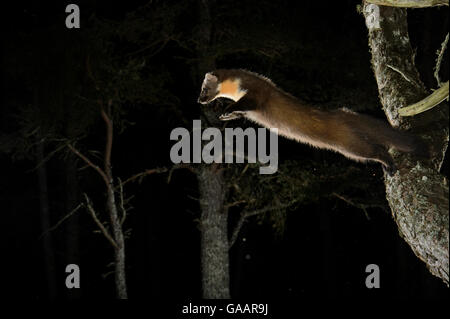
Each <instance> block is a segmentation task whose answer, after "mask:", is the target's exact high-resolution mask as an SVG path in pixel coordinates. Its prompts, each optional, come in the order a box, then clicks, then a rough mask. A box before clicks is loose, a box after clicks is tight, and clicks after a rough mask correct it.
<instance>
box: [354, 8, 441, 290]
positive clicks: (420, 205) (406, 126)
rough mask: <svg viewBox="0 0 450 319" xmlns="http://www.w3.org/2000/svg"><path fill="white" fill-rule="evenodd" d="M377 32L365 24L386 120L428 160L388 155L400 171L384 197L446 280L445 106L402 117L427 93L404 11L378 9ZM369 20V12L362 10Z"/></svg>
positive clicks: (388, 180) (415, 246)
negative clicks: (416, 139)
mask: <svg viewBox="0 0 450 319" xmlns="http://www.w3.org/2000/svg"><path fill="white" fill-rule="evenodd" d="M378 9H379V10H377V11H376V14H379V17H378V18H379V21H380V28H377V29H373V28H370V27H369V26H368V31H369V46H370V49H371V52H372V67H373V70H374V74H375V78H376V81H377V84H378V92H379V97H380V101H381V103H382V106H383V110H384V112H385V114H386V116H387V118H388V120H389V122H390V123H391V124H392V125H393V126H395V127H398V128H399V129H401V130H409V131H411V132H412V133H415V134H417V135H420V136H421V137H422V139H423V140H424V141H425V142H426V143H427V144H428V145H429V146H430V153H431V154H430V155H431V157H430V159H427V160H419V159H418V158H415V157H413V156H411V155H408V154H400V153H397V152H393V154H392V155H393V157H394V160H395V162H396V163H397V166H398V167H399V170H398V171H397V173H396V174H395V175H394V176H387V175H386V177H385V185H386V197H387V200H388V202H389V205H390V207H391V211H392V215H393V217H394V220H395V222H396V223H397V226H398V230H399V233H400V235H401V236H402V237H403V238H404V239H405V241H406V242H407V243H408V244H409V246H410V247H411V249H412V250H413V252H414V253H415V254H416V256H417V257H418V258H420V259H421V260H423V261H424V262H425V263H426V265H427V267H428V269H429V270H430V272H431V273H432V274H434V275H435V276H438V277H440V278H441V279H442V280H443V281H444V282H445V283H446V284H447V285H448V282H449V250H448V249H449V246H448V244H449V229H448V228H449V211H448V209H449V206H448V183H447V180H446V178H445V177H444V176H442V175H441V174H440V173H439V170H440V167H441V165H442V162H443V160H444V156H445V153H446V150H447V146H448V136H449V131H448V105H447V106H444V105H442V104H441V105H440V106H437V107H435V108H434V109H432V110H430V111H427V112H425V113H421V114H418V115H417V116H414V117H410V118H404V117H400V116H399V114H398V109H399V108H402V107H405V106H407V105H409V104H411V103H414V102H417V101H419V100H421V99H422V98H423V97H425V96H426V95H427V94H428V92H427V90H426V88H425V86H424V84H423V83H422V82H421V80H420V76H419V73H418V71H417V69H416V66H415V64H414V54H413V50H412V48H411V44H410V40H409V34H408V24H407V12H406V9H400V8H392V7H383V6H380V7H378ZM363 12H364V15H365V17H366V21H367V19H368V15H369V14H373V12H374V10H371V12H372V13H370V11H366V10H363Z"/></svg>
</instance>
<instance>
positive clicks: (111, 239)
mask: <svg viewBox="0 0 450 319" xmlns="http://www.w3.org/2000/svg"><path fill="white" fill-rule="evenodd" d="M84 198H85V200H86V207H87V208H88V212H89V213H90V214H91V216H92V218H93V219H94V222H95V223H96V224H97V226H98V228H100V230H101V232H102V233H103V235H104V236H105V238H106V239H107V240H108V241H109V242H110V243H111V245H113V247H114V248H115V249H119V247H118V246H117V243H116V241H115V240H114V239H113V238H112V237H111V235H110V234H109V232H108V230H107V229H106V228H105V226H103V224H102V223H101V221H100V220H99V219H98V217H97V214H96V213H95V210H94V207H92V204H91V200H90V199H89V197H88V196H87V195H86V193H85V194H84Z"/></svg>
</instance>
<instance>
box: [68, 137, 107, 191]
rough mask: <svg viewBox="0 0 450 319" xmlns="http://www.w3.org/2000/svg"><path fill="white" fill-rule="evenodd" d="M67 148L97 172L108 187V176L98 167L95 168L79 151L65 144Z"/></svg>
mask: <svg viewBox="0 0 450 319" xmlns="http://www.w3.org/2000/svg"><path fill="white" fill-rule="evenodd" d="M67 147H69V149H70V150H71V151H72V152H74V153H75V154H76V155H77V156H78V157H79V158H81V159H82V160H83V161H84V162H85V163H86V164H87V165H89V166H90V167H92V168H93V169H95V170H96V171H97V173H99V174H100V176H101V177H102V178H103V180H104V181H105V183H106V185H109V180H108V176H107V175H106V174H105V172H104V171H103V170H102V169H101V168H100V167H99V166H97V165H95V164H94V163H92V162H91V160H90V159H89V158H87V157H86V156H85V155H83V154H82V153H81V152H80V151H78V150H77V149H76V148H75V147H74V146H73V145H72V144H67Z"/></svg>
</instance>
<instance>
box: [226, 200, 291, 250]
mask: <svg viewBox="0 0 450 319" xmlns="http://www.w3.org/2000/svg"><path fill="white" fill-rule="evenodd" d="M296 202H297V200H293V201H291V202H289V203H286V204H280V205H276V206H269V207H265V208H261V209H257V210H252V211H246V212H242V213H241V216H240V217H239V220H238V222H237V223H236V226H235V228H234V230H233V234H232V235H231V238H230V241H229V249H231V247H233V245H234V243H235V242H236V240H237V238H238V236H239V232H240V231H241V228H242V226H243V225H244V223H245V222H246V220H247V219H248V218H249V217H252V216H256V215H261V214H264V213H267V212H270V211H273V210H277V209H285V208H288V207H290V206H292V205H293V204H295V203H296Z"/></svg>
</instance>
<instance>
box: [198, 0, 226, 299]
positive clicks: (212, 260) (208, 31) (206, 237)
mask: <svg viewBox="0 0 450 319" xmlns="http://www.w3.org/2000/svg"><path fill="white" fill-rule="evenodd" d="M213 4H214V2H213V1H208V0H199V1H198V6H199V25H200V28H199V30H200V31H199V34H198V37H199V41H198V47H197V52H198V57H199V63H198V65H197V76H196V78H197V80H198V81H199V84H200V83H201V81H202V80H203V76H204V75H205V73H206V72H210V71H212V70H214V68H215V61H214V57H213V55H212V54H211V52H210V46H211V42H212V20H211V12H210V11H211V8H212V7H213ZM218 118H219V116H218V111H217V109H215V108H214V107H211V105H208V106H206V107H203V108H202V124H203V125H214V126H216V125H217V126H219V125H221V123H220V121H219V120H218ZM197 180H198V187H199V193H200V209H201V217H200V221H201V227H200V231H201V265H202V291H203V298H207V299H229V298H230V274H229V254H228V248H229V245H228V215H226V214H225V213H224V209H223V207H224V201H225V198H226V195H225V194H226V193H227V191H226V181H225V178H224V176H223V168H222V167H221V166H220V165H212V164H204V165H202V166H201V167H200V169H199V171H198V174H197Z"/></svg>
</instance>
